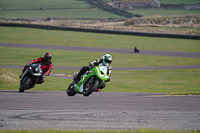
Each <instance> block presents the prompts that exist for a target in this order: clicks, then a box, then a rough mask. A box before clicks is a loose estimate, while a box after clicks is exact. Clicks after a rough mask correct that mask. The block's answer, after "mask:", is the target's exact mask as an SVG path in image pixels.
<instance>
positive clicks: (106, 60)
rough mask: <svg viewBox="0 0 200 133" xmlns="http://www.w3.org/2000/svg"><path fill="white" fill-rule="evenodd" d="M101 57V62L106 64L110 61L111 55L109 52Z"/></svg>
mask: <svg viewBox="0 0 200 133" xmlns="http://www.w3.org/2000/svg"><path fill="white" fill-rule="evenodd" d="M101 59H103V63H108V64H111V63H112V56H111V55H110V54H105V55H103V56H102V57H101Z"/></svg>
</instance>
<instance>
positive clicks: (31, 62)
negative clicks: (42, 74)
mask: <svg viewBox="0 0 200 133" xmlns="http://www.w3.org/2000/svg"><path fill="white" fill-rule="evenodd" d="M41 60H42V57H39V58H36V59H33V60H30V61H29V62H28V63H27V64H26V66H30V64H33V63H36V62H40V61H41Z"/></svg>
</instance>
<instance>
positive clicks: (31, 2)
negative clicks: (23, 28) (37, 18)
mask: <svg viewBox="0 0 200 133" xmlns="http://www.w3.org/2000/svg"><path fill="white" fill-rule="evenodd" d="M90 6H91V5H90V4H88V3H87V2H85V1H78V0H56V1H55V0H26V1H24V0H1V1H0V10H3V9H5V10H7V9H40V8H84V7H90Z"/></svg>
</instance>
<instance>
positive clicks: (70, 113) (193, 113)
mask: <svg viewBox="0 0 200 133" xmlns="http://www.w3.org/2000/svg"><path fill="white" fill-rule="evenodd" d="M38 46H39V45H34V44H12V43H0V47H20V48H38ZM40 46H41V47H40V48H44V49H59V50H73V51H90V50H92V51H93V52H94V51H96V52H105V53H121V54H134V53H133V50H130V49H112V48H105V49H102V48H92V47H89V48H88V47H73V46H52V45H45V46H44V45H40ZM140 54H144V55H158V56H175V57H188V58H200V56H199V55H200V53H188V52H171V51H151V50H141V53H140ZM0 67H8V68H9V67H10V68H15V67H16V68H18V67H20V68H21V66H7V65H1V66H0ZM56 67H57V69H77V68H76V67H61V66H55V68H56ZM187 68H188V69H190V68H199V65H190V66H176V67H173V66H172V67H159V68H158V67H154V68H149V67H144V68H142V69H141V68H135V67H130V68H128V69H130V70H149V69H150V70H152V69H153V70H155V69H187ZM113 69H115V70H127V68H125V67H124V68H123V67H122V68H113ZM199 103H200V96H195V95H192V96H168V95H166V94H151V93H148V94H147V93H117V92H100V93H93V94H92V95H90V96H88V97H84V96H82V95H79V94H77V95H75V96H74V97H69V96H67V95H66V92H61V91H60V92H59V91H54V92H52V91H33V90H29V91H25V92H24V93H19V92H18V91H9V90H0V130H3V129H88V130H99V129H100V130H102V129H108V130H134V129H138V128H142V129H146V128H151V129H152V128H153V129H161V130H200V124H199V123H200V106H199Z"/></svg>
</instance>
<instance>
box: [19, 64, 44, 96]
mask: <svg viewBox="0 0 200 133" xmlns="http://www.w3.org/2000/svg"><path fill="white" fill-rule="evenodd" d="M42 72H43V71H42V69H41V65H40V64H31V65H30V66H29V67H28V68H27V69H26V71H25V72H24V73H23V75H22V76H21V79H20V88H19V92H24V91H25V90H28V89H31V88H34V86H35V85H36V83H37V82H38V80H39V79H40V77H41V76H42Z"/></svg>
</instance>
